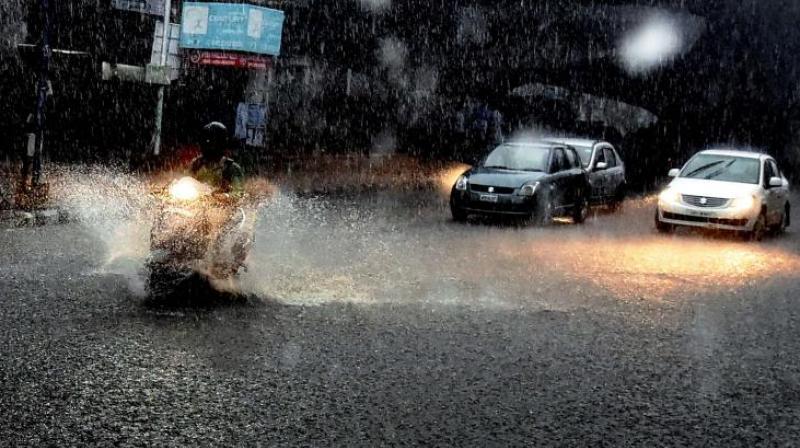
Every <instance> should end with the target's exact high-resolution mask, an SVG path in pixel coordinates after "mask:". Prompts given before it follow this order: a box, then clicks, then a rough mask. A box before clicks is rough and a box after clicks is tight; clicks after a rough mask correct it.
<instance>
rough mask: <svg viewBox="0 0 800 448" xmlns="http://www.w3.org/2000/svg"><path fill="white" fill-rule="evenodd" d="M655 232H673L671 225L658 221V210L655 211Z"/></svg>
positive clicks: (673, 227) (673, 228)
mask: <svg viewBox="0 0 800 448" xmlns="http://www.w3.org/2000/svg"><path fill="white" fill-rule="evenodd" d="M656 230H657V231H658V233H671V232H672V231H673V230H675V226H673V225H672V224H668V223H666V222H662V221H661V220H660V219H658V209H656Z"/></svg>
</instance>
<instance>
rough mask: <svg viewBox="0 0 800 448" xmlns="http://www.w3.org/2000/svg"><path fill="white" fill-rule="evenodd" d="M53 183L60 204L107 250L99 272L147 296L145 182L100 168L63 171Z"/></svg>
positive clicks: (149, 200)
mask: <svg viewBox="0 0 800 448" xmlns="http://www.w3.org/2000/svg"><path fill="white" fill-rule="evenodd" d="M51 180H52V196H53V198H54V199H55V200H56V201H57V203H58V205H59V206H60V207H61V208H63V209H64V210H65V211H66V212H67V213H68V214H69V216H70V217H71V219H73V220H75V221H77V222H79V223H80V224H82V225H83V226H85V227H86V228H87V229H88V230H89V231H90V232H91V234H92V235H93V236H94V237H96V238H97V239H98V240H99V241H100V242H101V243H102V244H103V246H104V248H105V253H104V255H103V258H102V259H101V260H99V262H98V266H97V269H96V273H101V274H114V275H120V276H122V277H124V278H125V279H126V280H127V281H128V284H129V287H130V289H131V291H132V292H133V293H134V294H137V295H143V294H144V293H145V291H144V278H143V268H144V262H145V260H146V258H147V254H148V250H149V239H150V224H151V223H152V210H153V205H154V199H153V197H152V196H151V195H150V191H149V189H148V186H147V183H146V182H144V181H143V180H142V179H140V178H137V177H135V176H132V175H128V174H123V173H122V171H121V170H114V169H112V168H104V167H96V166H72V167H62V168H60V169H59V170H58V171H57V172H56V173H54V174H53V175H52V179H51Z"/></svg>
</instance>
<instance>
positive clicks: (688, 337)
mask: <svg viewBox="0 0 800 448" xmlns="http://www.w3.org/2000/svg"><path fill="white" fill-rule="evenodd" d="M87 194H88V193H87ZM798 203H800V202H798ZM652 206H653V204H652V203H651V202H650V200H648V199H637V200H630V201H628V202H627V203H626V204H625V208H624V211H623V212H621V213H619V214H604V213H601V214H598V215H597V216H595V217H593V218H591V219H589V220H588V221H587V223H586V224H584V225H580V226H575V225H572V224H569V223H557V224H555V225H553V226H550V227H548V228H536V227H526V226H517V225H514V224H513V223H504V222H486V221H473V222H471V223H469V224H456V223H453V222H452V221H451V220H450V219H449V211H448V210H447V207H446V201H444V200H443V199H442V197H441V196H440V195H438V194H436V193H433V192H404V193H372V194H362V195H356V196H349V197H346V196H340V197H312V196H305V197H303V196H300V197H298V196H295V195H290V194H281V195H279V196H277V197H275V198H274V199H273V200H272V201H271V202H270V203H269V205H268V206H267V207H266V208H265V209H264V210H263V211H262V214H261V219H260V221H259V226H258V230H257V240H256V247H255V248H254V251H253V253H252V255H251V259H250V266H249V270H248V272H247V273H245V274H244V275H243V277H242V279H241V286H242V290H243V291H244V292H245V293H247V294H251V295H252V296H253V297H257V298H258V299H257V300H253V301H251V302H250V303H248V304H245V305H236V306H230V307H219V308H214V309H186V308H181V309H172V310H169V309H168V310H161V309H153V308H149V307H147V306H146V305H145V304H144V299H143V296H142V294H143V292H144V291H143V288H142V285H143V284H142V282H141V273H140V270H141V266H142V263H143V257H144V256H145V255H146V251H147V238H148V225H147V223H146V220H144V219H142V216H146V214H144V215H140V214H136V213H135V214H133V215H132V214H130V213H121V214H119V216H117V215H114V214H112V217H113V219H105V220H104V219H100V218H102V217H101V216H97V215H92V216H93V218H92V219H88V218H90V217H92V216H90V215H85V216H84V217H83V218H82V219H79V220H78V222H76V223H72V224H67V225H61V226H51V227H42V228H34V229H17V230H10V231H3V232H1V233H0V247H2V249H3V250H2V252H0V297H3V311H2V312H0V337H1V338H2V341H3V343H2V344H0V406H2V408H3V409H4V410H5V412H3V413H2V414H1V416H0V440H2V441H3V442H2V443H0V444H5V443H8V444H10V445H15V446H21V445H31V446H33V445H45V444H56V445H67V444H86V443H99V444H103V443H105V444H122V445H145V444H153V445H170V444H179V445H212V444H217V445H219V444H222V445H258V444H262V445H267V446H296V445H313V446H374V445H380V444H386V445H404V444H407V445H413V444H414V443H421V444H422V443H424V444H429V445H462V446H489V445H502V446H532V445H572V446H586V445H608V446H622V445H628V446H659V445H663V446H675V445H700V444H703V445H708V446H731V445H732V444H734V445H748V446H754V445H761V444H781V443H788V444H791V443H793V441H794V440H797V438H798V437H800V425H798V423H797V422H798V416H800V406H798V404H797V403H799V402H800V401H798V400H797V397H798V396H800V355H798V353H800V325H798V322H799V319H800V306H798V304H797V291H800V269H798V267H800V232H796V231H792V232H790V233H789V234H787V235H784V236H780V237H776V238H770V239H767V240H766V241H764V242H762V243H758V244H756V243H746V242H741V241H737V240H735V239H732V238H725V237H713V236H707V235H698V234H694V233H685V232H682V233H680V234H678V235H674V236H663V235H658V234H656V233H655V231H654V230H653V228H652V227H653V226H652V213H653V209H652ZM131 216H135V217H136V219H131V218H130V217H131ZM795 222H798V221H797V220H795ZM414 441H416V442H414Z"/></svg>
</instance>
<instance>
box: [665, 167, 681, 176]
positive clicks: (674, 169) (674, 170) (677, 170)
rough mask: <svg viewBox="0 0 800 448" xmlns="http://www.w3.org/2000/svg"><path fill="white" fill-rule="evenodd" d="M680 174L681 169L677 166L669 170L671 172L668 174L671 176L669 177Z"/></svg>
mask: <svg viewBox="0 0 800 448" xmlns="http://www.w3.org/2000/svg"><path fill="white" fill-rule="evenodd" d="M678 174H681V170H679V169H677V168H673V169H671V170H669V173H667V176H669V177H678Z"/></svg>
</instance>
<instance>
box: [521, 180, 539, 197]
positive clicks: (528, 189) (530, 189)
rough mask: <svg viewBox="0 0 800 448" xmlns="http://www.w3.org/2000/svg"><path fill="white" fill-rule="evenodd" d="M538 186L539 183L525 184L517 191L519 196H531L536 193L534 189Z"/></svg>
mask: <svg viewBox="0 0 800 448" xmlns="http://www.w3.org/2000/svg"><path fill="white" fill-rule="evenodd" d="M538 186H539V182H536V183H535V184H525V185H523V186H522V188H520V189H519V194H520V196H533V195H534V194H535V193H536V188H537V187H538Z"/></svg>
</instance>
